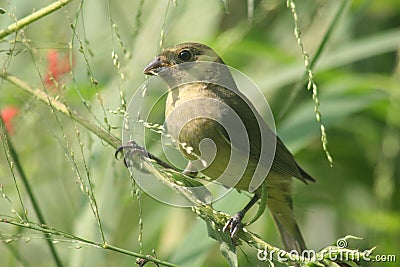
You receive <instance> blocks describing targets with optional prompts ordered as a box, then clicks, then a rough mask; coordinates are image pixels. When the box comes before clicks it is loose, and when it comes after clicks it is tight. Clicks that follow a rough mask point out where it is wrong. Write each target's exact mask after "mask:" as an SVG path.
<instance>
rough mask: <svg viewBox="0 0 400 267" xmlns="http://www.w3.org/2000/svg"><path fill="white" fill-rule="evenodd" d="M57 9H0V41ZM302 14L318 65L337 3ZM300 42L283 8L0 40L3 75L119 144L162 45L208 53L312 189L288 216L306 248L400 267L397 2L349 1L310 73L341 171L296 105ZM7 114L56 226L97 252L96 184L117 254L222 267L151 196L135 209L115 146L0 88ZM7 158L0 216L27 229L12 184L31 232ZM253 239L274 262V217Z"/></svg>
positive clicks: (88, 21)
mask: <svg viewBox="0 0 400 267" xmlns="http://www.w3.org/2000/svg"><path fill="white" fill-rule="evenodd" d="M50 3H52V1H44V0H37V1H26V0H13V1H0V7H2V8H3V9H4V10H5V11H6V13H5V14H1V15H0V18H1V19H0V28H1V29H4V28H5V27H7V26H8V25H9V24H11V23H13V22H15V21H16V20H17V19H20V18H22V17H24V16H26V15H29V14H31V13H32V12H33V11H35V10H38V9H39V8H41V7H44V6H46V5H48V4H50ZM295 3H296V7H297V12H298V23H299V27H300V29H301V39H302V42H303V43H304V48H305V49H306V51H307V52H308V53H309V54H310V55H311V57H313V55H314V53H315V52H316V51H317V50H318V48H319V47H320V45H321V41H322V39H323V38H324V35H325V33H326V31H327V29H328V28H329V27H330V25H331V23H332V21H333V19H334V17H335V14H337V10H338V8H339V6H340V5H341V4H342V1H337V0H334V1H329V0H319V1H310V0H306V1H295ZM293 32H294V24H293V15H292V13H291V11H290V9H289V8H287V7H286V1H279V0H254V1H253V0H248V1H244V0H240V1H233V0H225V1H217V0H191V1H183V0H176V1H167V0H148V1H137V0H131V1H123V0H114V1H73V2H72V3H71V4H69V5H67V6H65V7H64V8H62V9H60V10H58V11H56V12H55V13H53V14H50V15H48V16H46V17H44V18H42V19H40V20H38V21H36V22H34V23H32V24H30V25H28V26H27V27H25V28H23V30H22V31H20V32H18V34H12V35H10V36H8V37H7V38H6V39H3V40H1V42H0V58H1V65H2V68H3V69H5V70H7V71H8V72H10V73H12V74H14V75H16V76H18V77H19V78H21V79H22V80H25V81H26V82H27V83H28V84H29V85H31V86H32V87H34V88H39V89H41V90H46V92H47V93H48V94H49V95H52V96H57V97H58V99H59V100H60V101H63V102H64V103H66V104H67V105H69V106H71V107H72V108H73V109H76V110H77V111H78V112H80V113H81V114H83V116H85V117H87V118H88V119H90V120H92V121H93V122H96V123H98V124H99V125H102V126H103V127H105V128H106V129H109V130H110V131H111V133H112V134H114V135H116V136H121V126H122V112H121V108H123V99H126V100H127V101H129V99H130V98H131V97H132V95H133V94H134V93H135V91H136V90H137V88H139V86H140V85H141V84H142V83H143V82H144V81H145V76H144V75H143V74H142V70H143V68H144V67H145V66H146V64H147V63H148V62H149V61H150V60H151V59H152V58H153V57H154V56H155V55H156V54H157V52H158V51H159V50H160V42H161V45H162V46H163V47H167V46H170V45H173V44H177V43H181V42H185V41H195V42H203V43H206V44H208V45H209V46H211V47H213V48H214V49H215V50H216V51H217V52H218V53H219V54H220V56H221V57H222V58H223V60H224V61H225V63H226V64H228V65H230V66H232V67H234V68H236V69H238V70H240V71H241V72H243V73H245V74H246V75H247V76H248V77H250V78H251V79H252V80H253V81H254V82H255V83H256V84H257V85H258V86H259V87H260V90H261V91H262V92H263V93H264V94H265V96H266V98H267V99H268V101H269V104H270V106H271V109H272V111H273V113H274V115H275V122H276V126H277V132H278V135H279V136H280V137H281V138H282V139H283V141H284V142H285V143H286V145H287V146H288V147H289V149H290V150H291V151H292V152H293V153H294V154H295V156H296V158H297V159H298V161H299V162H300V164H301V165H302V166H304V168H305V169H306V170H308V172H309V173H311V174H312V175H313V176H314V177H315V178H316V179H317V180H318V182H317V183H316V184H312V185H309V186H305V185H303V184H301V183H299V182H296V183H295V184H296V190H295V196H294V198H295V200H294V202H295V204H294V205H295V211H296V215H297V218H298V221H299V224H300V227H301V229H302V232H303V235H304V238H305V240H306V242H307V244H308V246H309V248H311V249H315V250H319V249H321V248H323V247H326V246H328V245H329V244H331V243H335V241H336V240H337V238H339V237H343V236H346V235H348V234H351V235H354V236H358V237H362V238H363V239H362V240H357V241H353V240H352V241H349V245H350V246H352V247H358V248H359V249H360V250H364V249H369V248H371V247H374V246H376V247H377V248H376V250H375V252H374V254H375V255H378V254H381V255H396V258H397V260H398V261H399V260H400V258H399V257H400V197H399V184H400V167H399V166H400V157H399V151H400V150H399V149H400V143H399V142H400V139H399V127H400V115H399V114H400V69H399V65H398V64H399V62H398V51H399V48H400V2H399V1H398V0H386V1H372V0H370V1H368V0H365V1H362V0H354V1H347V6H346V8H345V9H344V11H343V12H342V13H340V17H339V21H338V23H337V24H336V25H334V26H333V32H332V34H331V35H330V38H329V40H328V43H327V44H326V47H325V49H324V51H323V53H322V54H321V55H320V57H319V58H318V62H317V64H316V65H315V68H314V79H315V82H316V83H317V85H318V89H319V97H320V110H321V113H322V119H323V122H324V124H325V127H326V130H327V134H328V140H329V151H330V153H331V154H332V156H333V158H334V163H333V167H332V168H330V167H329V163H328V161H327V160H326V157H325V155H324V152H323V150H322V145H321V141H320V130H319V124H318V123H317V122H316V120H315V114H314V103H313V101H312V95H311V92H310V91H307V89H306V86H305V83H304V86H302V87H301V90H300V91H298V93H297V94H294V93H293V92H294V91H295V88H296V87H298V86H299V85H300V86H301V85H302V82H304V81H305V76H304V75H305V67H304V61H303V57H302V54H301V50H300V47H299V45H298V44H297V40H296V38H295V36H294V33H293ZM299 83H300V84H299ZM121 96H122V97H121ZM289 101H290V102H289ZM7 108H9V109H10V108H13V109H15V110H17V111H18V114H17V115H16V116H14V117H13V118H12V119H10V120H9V122H8V123H9V125H11V126H10V127H12V131H11V132H10V138H11V141H12V142H13V144H14V146H15V147H16V150H17V153H18V156H19V159H20V161H21V164H22V166H23V168H24V170H25V172H26V174H27V176H28V179H29V181H30V183H31V186H32V189H33V191H34V193H35V195H36V196H37V199H38V202H39V205H40V207H41V209H42V211H43V213H44V217H45V219H46V222H47V225H49V226H51V227H55V228H57V229H59V230H62V231H64V232H67V233H72V234H75V235H78V236H82V237H84V238H87V239H90V240H95V241H98V242H101V235H100V232H99V227H98V224H97V222H96V218H95V217H94V216H93V212H92V210H91V206H90V204H89V201H88V198H87V196H86V195H85V194H84V193H82V191H81V189H80V185H79V182H77V181H79V177H82V179H83V180H84V181H86V177H87V176H89V177H90V179H91V181H92V183H93V194H94V196H95V198H96V200H97V205H98V208H99V216H100V219H101V222H102V225H103V231H104V233H105V238H106V240H107V242H108V243H109V244H112V245H115V246H118V247H121V248H125V249H127V250H131V251H135V252H139V251H140V250H142V252H143V253H144V254H152V250H153V249H154V250H155V252H156V255H157V257H158V258H160V259H162V260H166V261H169V262H172V263H175V264H178V265H182V266H227V263H226V261H225V260H224V258H223V257H222V256H221V254H220V252H219V248H218V243H217V242H216V241H214V240H213V239H211V238H209V237H208V236H207V230H206V226H205V223H204V222H203V221H201V220H200V219H198V218H196V216H195V215H194V213H193V212H192V211H191V210H190V209H187V208H177V207H172V206H168V205H165V204H163V203H160V202H158V201H156V200H154V199H152V198H151V197H149V196H147V195H146V194H140V201H138V200H137V197H136V196H132V190H135V189H132V182H131V181H130V179H129V174H128V171H127V170H126V169H125V168H124V166H123V163H122V161H116V160H115V158H114V149H113V148H111V147H110V146H109V145H106V144H105V143H104V142H102V141H101V140H99V139H98V138H97V137H96V136H94V135H93V134H91V133H89V132H88V131H87V130H86V129H85V128H83V127H81V126H80V125H78V124H77V123H75V122H74V121H72V120H71V119H68V118H66V117H65V116H63V115H61V114H59V113H56V112H52V109H51V108H50V107H49V106H48V105H45V104H43V103H41V102H39V101H37V100H36V99H34V98H32V97H31V96H29V95H28V94H26V93H24V92H23V91H22V90H21V89H19V88H17V87H15V86H13V85H11V84H9V83H8V82H6V81H3V80H2V81H1V82H0V109H1V110H2V114H3V119H5V120H6V119H7V118H5V117H4V116H5V115H4V114H5V111H4V110H7ZM160 116H162V115H160ZM9 130H10V129H9ZM78 132H79V134H78ZM2 143H3V144H4V140H2ZM0 151H1V152H0V154H1V155H0V157H1V160H0V184H1V185H2V186H3V190H4V192H5V193H6V194H7V197H8V198H9V200H10V201H11V203H12V204H11V205H10V203H9V202H8V201H7V199H6V198H5V197H3V198H0V216H1V217H2V218H5V216H13V217H15V215H14V214H13V213H12V210H15V211H17V212H18V213H20V214H22V213H23V208H22V206H21V202H20V201H19V197H18V192H17V189H16V184H17V185H18V188H19V190H20V195H21V199H22V202H23V204H24V206H25V208H26V210H27V212H28V218H29V219H30V220H31V221H35V222H37V221H38V220H37V218H36V216H35V213H34V211H33V209H32V204H31V202H30V200H29V198H28V195H27V192H26V190H25V189H24V187H23V186H22V184H21V180H20V179H19V175H18V173H17V171H16V170H15V168H14V169H13V168H10V166H9V164H8V161H7V156H6V155H7V149H6V148H5V146H2V149H1V150H0ZM156 152H158V151H156ZM13 173H14V175H15V180H16V181H17V182H16V183H15V181H14V178H13ZM246 201H247V198H246V197H243V196H239V194H238V193H233V194H230V195H229V196H228V197H227V198H225V199H223V200H221V201H219V202H218V203H216V205H215V207H216V209H218V210H223V211H225V212H229V213H231V214H233V213H234V212H236V211H238V210H239V209H240V208H241V207H243V205H244V203H245V202H246ZM140 209H141V211H140ZM141 228H143V229H142V231H141V230H140V229H141ZM249 229H250V230H251V231H253V232H255V233H257V234H259V235H260V236H261V237H262V238H263V239H264V240H266V241H267V242H269V243H271V244H273V245H275V246H278V247H280V246H281V243H280V240H279V237H278V235H277V232H276V230H275V226H274V225H273V222H272V220H271V218H270V215H269V213H268V212H265V214H264V215H263V216H262V218H261V219H259V220H258V221H257V222H256V223H255V224H254V225H251V226H250V227H249ZM140 232H142V242H143V246H142V247H141V246H140V245H139V243H140V242H139V241H138V238H139V233H140ZM0 234H1V235H0V236H1V240H2V241H3V242H1V244H0V255H1V256H0V266H54V262H53V260H52V258H51V256H50V252H49V248H48V246H47V245H46V242H45V241H44V240H43V235H42V234H41V233H40V232H32V231H29V230H26V229H22V228H18V227H11V226H9V225H5V224H0ZM27 239H28V240H27ZM28 241H29V242H28ZM55 247H56V249H57V252H58V253H59V254H60V257H61V259H62V261H63V263H64V264H65V265H66V266H133V265H134V260H135V259H134V258H133V257H129V256H124V255H122V254H119V253H116V252H110V251H106V250H103V249H99V248H94V247H90V246H83V247H82V248H80V249H78V248H79V244H76V243H71V242H60V243H57V244H56V245H55ZM256 253H257V251H256V250H254V249H251V248H248V247H246V246H243V250H240V249H239V250H238V255H239V262H240V266H264V265H266V263H263V262H258V261H257V259H256ZM151 265H152V264H151V263H149V266H151ZM361 265H362V266H385V267H386V266H387V267H390V266H397V263H395V262H391V263H390V262H379V263H376V262H375V263H373V262H369V263H367V262H362V263H361Z"/></svg>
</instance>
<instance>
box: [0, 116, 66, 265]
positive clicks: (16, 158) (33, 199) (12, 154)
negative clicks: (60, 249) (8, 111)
mask: <svg viewBox="0 0 400 267" xmlns="http://www.w3.org/2000/svg"><path fill="white" fill-rule="evenodd" d="M1 124H2V126H3V120H1ZM2 128H3V127H2ZM2 137H3V138H5V139H6V144H7V149H8V152H9V155H10V158H11V160H12V162H13V165H14V166H15V169H16V170H17V172H18V173H19V177H20V178H21V181H22V184H23V185H24V188H25V190H26V192H27V193H28V197H29V200H30V201H31V203H32V206H33V210H34V211H35V214H36V216H37V217H38V220H39V222H40V224H43V225H45V224H46V220H45V218H44V215H43V213H42V210H41V208H40V205H39V202H38V201H37V199H36V196H35V193H34V192H33V189H32V186H31V184H30V182H29V179H28V177H27V176H26V173H25V171H24V169H23V167H22V163H21V162H20V160H19V156H18V153H17V151H16V150H15V148H14V145H13V143H12V140H11V139H10V138H9V135H8V133H7V130H5V129H4V134H3V135H2ZM14 182H16V181H14ZM18 191H19V190H18ZM21 203H22V202H21ZM23 212H24V214H25V216H24V217H25V218H24V220H26V221H27V220H28V218H27V217H26V211H25V210H24V211H23ZM45 240H46V243H47V245H48V247H49V249H50V252H51V255H52V257H53V259H54V262H55V264H56V265H57V266H58V267H61V266H63V264H62V262H61V259H60V257H59V255H58V253H57V251H56V248H55V247H54V244H53V242H52V241H51V239H50V238H49V236H48V235H47V234H45Z"/></svg>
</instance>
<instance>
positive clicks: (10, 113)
mask: <svg viewBox="0 0 400 267" xmlns="http://www.w3.org/2000/svg"><path fill="white" fill-rule="evenodd" d="M18 113H19V109H18V108H17V107H13V106H7V107H4V108H2V109H1V111H0V116H1V118H2V120H3V122H4V125H5V126H6V130H7V132H8V133H9V134H12V133H13V132H14V129H13V125H12V119H13V118H14V117H15V116H16V115H17V114H18Z"/></svg>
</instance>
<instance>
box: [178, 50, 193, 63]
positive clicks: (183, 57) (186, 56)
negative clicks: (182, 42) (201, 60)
mask: <svg viewBox="0 0 400 267" xmlns="http://www.w3.org/2000/svg"><path fill="white" fill-rule="evenodd" d="M178 56H179V59H181V60H183V61H189V60H190V59H191V58H192V53H190V51H189V50H183V51H181V52H179V55H178Z"/></svg>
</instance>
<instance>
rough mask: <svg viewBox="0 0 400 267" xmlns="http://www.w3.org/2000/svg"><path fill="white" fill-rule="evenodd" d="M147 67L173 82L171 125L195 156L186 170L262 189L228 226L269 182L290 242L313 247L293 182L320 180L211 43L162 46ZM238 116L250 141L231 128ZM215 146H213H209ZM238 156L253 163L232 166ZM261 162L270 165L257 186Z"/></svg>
mask: <svg viewBox="0 0 400 267" xmlns="http://www.w3.org/2000/svg"><path fill="white" fill-rule="evenodd" d="M144 74H146V75H153V76H154V75H155V76H159V77H161V78H162V79H163V80H164V81H165V82H166V84H167V85H168V95H167V100H166V107H165V125H166V131H167V132H168V134H170V135H171V136H172V137H173V138H174V139H175V140H177V146H178V147H179V149H180V151H181V153H182V154H183V155H184V156H185V157H186V158H187V159H188V160H189V163H188V166H187V167H186V169H185V170H184V173H185V174H187V175H189V176H191V177H196V175H197V174H198V173H199V172H200V173H202V174H203V175H206V176H208V177H209V178H211V179H212V180H217V181H218V182H219V183H221V184H222V185H224V186H226V187H234V188H236V189H237V190H239V191H242V190H244V191H252V193H254V196H253V197H252V198H251V200H250V201H249V203H248V204H247V205H246V206H245V207H244V208H243V209H242V210H240V211H239V212H238V213H237V214H235V215H234V216H232V217H231V218H230V220H229V221H228V222H227V223H226V225H225V227H224V228H223V229H224V231H229V232H230V235H231V236H232V237H234V235H235V234H236V233H237V231H238V230H239V228H240V227H242V220H243V217H244V216H245V214H246V213H247V212H248V211H249V210H250V208H251V207H252V206H254V205H255V204H256V203H257V202H258V201H259V199H260V196H261V193H262V189H261V188H262V187H263V186H265V187H264V188H266V196H267V201H266V205H267V206H268V208H269V210H270V212H271V214H272V218H273V220H274V221H275V224H276V227H277V229H278V232H279V234H280V237H281V239H282V242H283V245H284V246H285V249H286V250H287V251H291V250H296V251H298V252H301V251H303V250H306V244H305V241H304V239H303V236H302V234H301V232H300V229H299V226H298V224H297V222H296V219H295V216H294V212H293V198H292V182H293V178H297V179H299V180H300V181H302V182H304V183H306V184H307V183H309V182H315V179H314V178H313V177H312V176H311V175H309V174H308V173H307V172H306V171H305V170H303V169H302V168H301V167H300V166H299V164H298V163H297V162H296V160H295V159H294V156H293V155H292V154H291V153H290V151H289V150H288V149H287V148H286V146H285V145H284V143H283V142H282V141H281V139H280V138H279V137H278V136H277V135H276V134H275V132H274V131H272V130H271V129H270V128H269V127H268V126H267V124H266V122H265V121H263V120H262V119H261V120H260V118H261V115H260V114H259V113H258V111H257V110H256V109H255V107H254V105H253V104H252V103H251V101H250V100H249V99H248V98H247V97H246V96H245V95H244V94H243V93H241V91H240V90H239V88H237V85H236V82H235V80H234V78H233V76H232V73H231V71H230V70H229V68H228V67H227V65H225V63H224V61H223V60H222V59H221V57H220V56H219V55H218V54H217V53H216V52H215V51H214V50H213V49H212V48H210V47H209V46H207V45H205V44H201V43H195V42H187V43H182V44H177V45H174V46H171V47H168V48H165V49H164V50H162V51H161V52H160V53H159V55H158V56H156V57H155V58H154V59H153V60H152V61H151V62H150V63H149V64H148V65H147V67H146V68H145V69H144ZM221 84H224V85H225V86H222V85H221ZM232 114H233V115H232ZM235 114H236V115H235ZM233 119H239V121H241V122H242V124H240V123H238V125H241V127H242V128H243V129H244V130H245V132H246V137H248V138H247V139H248V140H247V142H246V140H242V139H243V138H241V134H239V133H238V132H239V130H235V129H233V130H230V131H229V130H227V129H225V128H224V125H223V124H225V125H228V126H230V125H231V124H236V123H231V121H232V120H233ZM210 140H211V142H210ZM234 140H236V141H235V142H234ZM238 140H239V142H238ZM263 143H265V144H267V145H266V147H267V148H268V147H272V148H273V149H272V150H273V151H267V154H268V155H267V156H265V155H263V154H264V153H265V150H263V149H262V148H261V147H262V144H263ZM271 145H272V146H271ZM188 148H190V149H188ZM208 150H210V151H212V152H211V153H207V151H208ZM210 154H211V155H210ZM269 154H272V156H270V155H269ZM232 155H238V159H239V160H237V162H235V163H234V164H233V165H234V166H236V165H240V164H241V161H242V160H243V161H244V162H246V164H245V165H244V169H243V171H242V172H240V171H239V172H237V171H228V172H227V171H226V169H227V168H228V166H229V161H230V159H231V157H232ZM199 159H200V160H199ZM166 166H169V165H166ZM257 166H261V167H264V169H266V170H269V172H266V173H265V175H264V176H265V177H261V178H262V179H261V180H260V181H261V182H259V183H258V184H257V187H256V188H252V189H251V188H250V187H251V186H252V184H251V183H252V182H251V181H252V178H253V176H254V174H255V173H256V172H257V171H256V168H257ZM233 169H234V168H233ZM234 170H235V169H234ZM261 173H262V172H261ZM220 177H223V179H219V178H220ZM259 178H260V177H259ZM253 187H254V184H253Z"/></svg>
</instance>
